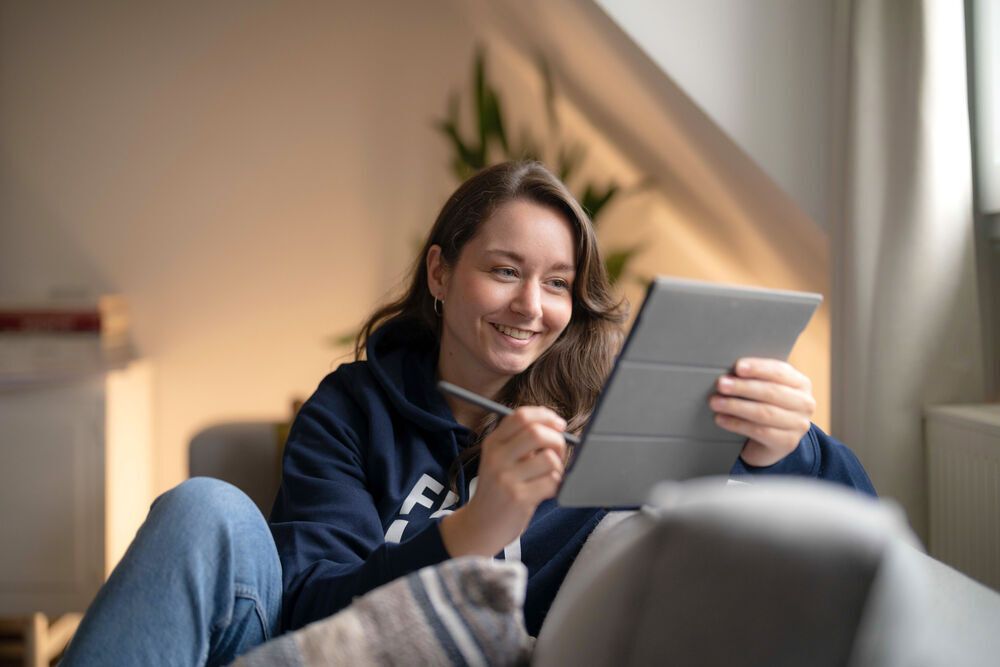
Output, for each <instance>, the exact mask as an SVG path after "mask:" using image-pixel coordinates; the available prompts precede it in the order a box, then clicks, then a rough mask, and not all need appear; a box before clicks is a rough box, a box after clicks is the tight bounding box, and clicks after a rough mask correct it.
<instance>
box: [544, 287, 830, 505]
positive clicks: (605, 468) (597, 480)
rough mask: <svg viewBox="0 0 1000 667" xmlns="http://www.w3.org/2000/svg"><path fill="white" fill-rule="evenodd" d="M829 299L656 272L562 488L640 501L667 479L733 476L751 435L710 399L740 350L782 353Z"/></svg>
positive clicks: (614, 501) (587, 496)
mask: <svg viewBox="0 0 1000 667" xmlns="http://www.w3.org/2000/svg"><path fill="white" fill-rule="evenodd" d="M821 301H822V296H821V295H819V294H812V293H807V292H791V291H787V290H775V289H766V288H759V287H743V286H733V285H723V284H718V283H707V282H700V281H693V280H684V279H678V278H666V277H658V278H656V279H655V280H654V281H653V283H652V284H651V285H650V287H649V290H648V292H647V293H646V298H645V300H644V301H643V304H642V308H641V309H640V311H639V314H638V316H637V318H636V321H635V324H634V325H633V326H632V330H631V332H630V334H629V336H628V338H627V340H626V342H625V346H624V347H623V349H622V352H621V354H620V355H619V357H618V360H617V362H616V363H615V367H614V369H613V370H612V372H611V375H610V376H609V377H608V380H607V382H606V383H605V386H604V390H603V391H602V392H601V397H600V399H599V401H598V404H597V407H596V409H595V410H594V415H593V417H592V418H591V420H590V422H589V424H588V425H587V427H586V429H585V431H584V435H583V442H582V443H581V444H580V445H579V446H578V447H577V449H576V451H575V452H574V455H573V459H572V460H571V461H570V465H569V467H568V469H567V472H566V475H565V478H564V481H563V484H562V486H561V487H560V490H559V494H558V502H559V504H560V505H564V506H571V507H634V506H638V505H641V504H642V503H643V502H645V500H646V497H647V494H648V492H649V490H650V489H651V488H652V487H653V486H654V485H655V484H656V483H657V482H660V481H663V480H684V479H691V478H694V477H705V476H711V475H723V476H725V475H728V473H729V470H730V469H731V468H732V466H733V463H734V462H735V461H736V457H737V456H738V455H739V452H740V450H741V449H742V448H743V443H744V441H745V438H744V437H743V436H741V435H737V434H734V433H731V432H729V431H726V430H724V429H722V428H719V427H718V426H716V425H715V421H714V413H713V412H712V410H711V409H710V408H709V407H708V398H709V396H711V395H712V394H713V393H714V392H715V382H716V380H717V379H718V377H719V376H720V375H722V374H724V373H731V372H732V367H733V364H734V363H735V362H736V360H737V359H739V358H741V357H770V358H774V359H782V360H785V359H787V358H788V354H789V353H790V352H791V350H792V346H793V345H794V344H795V341H796V340H797V339H798V337H799V334H801V333H802V330H803V329H804V328H805V326H806V324H807V323H808V322H809V320H810V318H811V317H812V315H813V313H814V312H815V310H816V308H817V306H819V304H820V302H821Z"/></svg>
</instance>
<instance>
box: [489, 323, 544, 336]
mask: <svg viewBox="0 0 1000 667" xmlns="http://www.w3.org/2000/svg"><path fill="white" fill-rule="evenodd" d="M493 326H494V327H496V329H497V331H499V332H500V333H503V334H506V335H508V336H510V337H511V338H517V339H518V340H528V339H529V338H531V336H532V335H533V334H534V333H535V332H534V331H525V330H524V329H514V328H513V327H505V326H504V325H502V324H494V325H493Z"/></svg>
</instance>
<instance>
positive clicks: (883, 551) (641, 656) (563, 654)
mask: <svg viewBox="0 0 1000 667" xmlns="http://www.w3.org/2000/svg"><path fill="white" fill-rule="evenodd" d="M597 539H599V540H600V541H599V543H597V544H592V545H591V544H588V546H587V547H586V548H585V550H584V552H582V553H581V555H580V558H579V559H578V561H577V563H576V564H575V565H574V567H573V569H572V570H571V571H570V573H569V575H568V576H567V579H566V582H565V583H564V585H563V588H562V590H561V591H560V593H559V596H558V597H557V598H556V601H555V603H554V604H553V607H552V609H551V610H550V612H549V615H548V618H547V620H546V624H545V626H544V627H543V628H542V632H541V634H540V636H539V638H538V643H537V645H536V651H535V655H534V660H533V662H534V664H537V665H565V664H588V665H612V664H614V665H644V664H652V663H660V662H664V661H670V662H673V663H675V664H685V665H686V664H705V665H716V664H727V665H744V664H745V665H751V664H752V665H757V664H767V665H802V664H808V665H844V664H858V665H867V664H880V665H897V664H898V665H903V664H924V659H923V657H924V656H926V655H927V652H926V650H925V648H926V647H925V646H924V644H925V643H926V642H927V641H928V638H929V634H928V632H927V623H928V619H929V614H928V607H929V604H928V601H929V597H928V589H927V575H926V572H925V570H924V569H922V567H921V566H920V564H919V563H920V559H921V558H924V557H923V556H922V555H921V554H920V552H919V550H918V548H917V545H918V543H917V541H916V539H915V538H914V537H913V535H912V533H911V532H910V531H909V529H908V527H907V525H906V522H905V519H904V517H903V515H902V513H901V512H900V511H899V510H898V508H897V507H896V506H895V505H894V504H893V503H889V502H885V501H883V502H878V501H875V500H873V499H869V498H867V497H864V496H861V495H859V494H857V493H854V492H852V491H848V490H845V489H841V488H839V487H836V486H833V485H831V484H827V483H822V482H817V481H813V480H800V479H794V480H793V479H780V480H778V479H776V480H767V481H766V482H761V483H756V484H753V485H740V486H723V485H720V484H719V483H718V482H717V481H712V482H687V483H682V484H670V485H666V486H662V487H660V488H659V489H658V491H657V492H656V493H654V497H653V498H652V502H651V507H649V508H647V509H645V510H644V511H643V512H641V513H639V514H637V515H636V516H634V517H633V518H630V519H628V520H626V521H623V522H621V523H620V524H619V525H618V526H616V527H614V528H613V529H611V530H609V531H606V533H605V534H604V535H603V536H598V538H597Z"/></svg>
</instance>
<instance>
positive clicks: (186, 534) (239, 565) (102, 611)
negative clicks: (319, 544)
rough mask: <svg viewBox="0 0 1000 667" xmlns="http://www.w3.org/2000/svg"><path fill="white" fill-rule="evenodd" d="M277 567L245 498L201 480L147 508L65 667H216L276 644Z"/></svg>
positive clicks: (261, 523) (265, 532)
mask: <svg viewBox="0 0 1000 667" xmlns="http://www.w3.org/2000/svg"><path fill="white" fill-rule="evenodd" d="M280 616H281V563H280V562H279V560H278V552H277V550H276V549H275V546H274V541H273V540H272V538H271V532H270V530H269V529H268V527H267V522H266V521H265V519H264V517H263V516H262V515H261V513H260V510H258V509H257V506H256V505H254V503H253V501H251V500H250V499H249V498H248V497H247V496H246V495H245V494H244V493H243V492H242V491H240V490H239V489H237V488H236V487H234V486H232V485H230V484H227V483H225V482H222V481H219V480H215V479H209V478H206V477H198V478H194V479H190V480H188V481H186V482H184V483H183V484H181V485H179V486H177V487H176V488H174V489H172V490H170V491H168V492H167V493H165V494H163V495H162V496H160V497H159V498H157V499H156V501H155V502H153V505H152V507H151V508H150V510H149V516H148V517H147V518H146V521H145V523H143V524H142V527H141V528H139V531H138V532H137V533H136V536H135V539H134V540H133V541H132V545H131V546H130V547H129V549H128V551H127V552H126V553H125V556H124V557H123V558H122V560H121V562H120V563H119V564H118V566H117V567H116V568H115V570H114V572H112V573H111V576H110V577H109V578H108V581H107V582H106V583H105V584H104V586H103V587H102V588H101V590H100V591H99V592H98V594H97V597H96V598H94V601H93V603H91V605H90V608H89V609H88V610H87V613H86V615H85V616H84V618H83V621H82V622H81V624H80V627H79V629H78V630H77V632H76V635H75V636H74V637H73V641H72V642H71V643H70V645H69V648H68V649H67V651H66V654H65V657H64V658H63V664H65V665H77V664H79V665H204V664H209V665H216V664H220V665H221V664H227V663H229V662H231V661H232V660H234V659H235V658H236V657H237V656H238V655H240V654H242V653H245V652H247V651H249V650H250V649H252V648H254V647H255V646H257V645H258V644H262V643H263V642H265V641H267V640H268V639H271V638H273V637H274V636H275V635H276V634H277V633H278V628H279V626H280Z"/></svg>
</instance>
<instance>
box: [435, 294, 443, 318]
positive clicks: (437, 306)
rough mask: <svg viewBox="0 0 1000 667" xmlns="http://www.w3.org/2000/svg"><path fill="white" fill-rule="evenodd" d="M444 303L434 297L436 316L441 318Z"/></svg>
mask: <svg viewBox="0 0 1000 667" xmlns="http://www.w3.org/2000/svg"><path fill="white" fill-rule="evenodd" d="M442 303H444V302H443V301H441V300H440V299H439V298H437V297H434V314H435V315H437V316H438V317H441V304H442Z"/></svg>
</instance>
